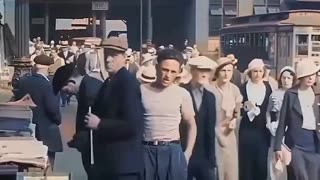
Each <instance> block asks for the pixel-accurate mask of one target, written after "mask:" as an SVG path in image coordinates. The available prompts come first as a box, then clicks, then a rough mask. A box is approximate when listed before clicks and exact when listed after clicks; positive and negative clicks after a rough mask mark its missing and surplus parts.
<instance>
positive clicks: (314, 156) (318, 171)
mask: <svg viewBox="0 0 320 180" xmlns="http://www.w3.org/2000/svg"><path fill="white" fill-rule="evenodd" d="M291 154H292V160H291V162H290V164H289V166H287V172H288V180H313V179H319V178H320V154H318V153H316V152H306V151H303V150H301V149H299V148H296V147H293V148H292V149H291Z"/></svg>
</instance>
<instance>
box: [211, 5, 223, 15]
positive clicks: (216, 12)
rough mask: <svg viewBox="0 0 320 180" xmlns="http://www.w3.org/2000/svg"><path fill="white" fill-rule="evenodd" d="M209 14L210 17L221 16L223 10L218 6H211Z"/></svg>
mask: <svg viewBox="0 0 320 180" xmlns="http://www.w3.org/2000/svg"><path fill="white" fill-rule="evenodd" d="M210 14H211V15H212V16H219V15H220V16H221V15H222V14H223V10H222V8H221V7H219V6H213V7H211V8H210Z"/></svg>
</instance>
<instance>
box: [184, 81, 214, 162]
mask: <svg viewBox="0 0 320 180" xmlns="http://www.w3.org/2000/svg"><path fill="white" fill-rule="evenodd" d="M182 87H184V88H185V89H186V90H187V91H188V92H189V93H190V95H191V97H192V102H193V107H194V111H195V113H196V115H195V120H196V124H197V138H196V142H195V145H194V148H193V153H192V156H191V158H190V163H192V161H194V160H196V161H197V162H199V161H201V162H203V163H204V164H205V165H209V166H210V167H214V166H215V164H216V159H215V131H214V129H215V124H216V109H215V107H216V98H215V96H214V94H213V93H212V92H210V91H208V90H207V89H206V88H204V89H203V96H202V103H201V105H200V109H199V110H198V109H197V106H196V103H195V99H194V96H193V93H192V87H191V84H190V83H188V84H185V85H183V86H182ZM182 134H184V132H182ZM183 136H185V135H183ZM182 138H183V139H184V137H182ZM182 141H185V140H182ZM184 143H185V142H183V144H184Z"/></svg>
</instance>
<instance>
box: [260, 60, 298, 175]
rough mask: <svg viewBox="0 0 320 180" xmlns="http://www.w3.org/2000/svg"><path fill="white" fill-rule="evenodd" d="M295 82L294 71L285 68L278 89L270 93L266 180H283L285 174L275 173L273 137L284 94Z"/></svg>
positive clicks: (267, 114)
mask: <svg viewBox="0 0 320 180" xmlns="http://www.w3.org/2000/svg"><path fill="white" fill-rule="evenodd" d="M295 82H296V75H295V71H294V69H293V68H292V67H290V66H286V67H284V68H282V69H281V71H280V77H279V80H278V84H279V89H277V90H275V91H273V92H272V94H271V95H270V97H269V104H268V108H267V109H268V110H267V113H266V116H267V128H268V129H269V131H270V133H271V135H272V136H271V144H270V149H269V158H268V180H285V179H286V174H285V172H280V171H277V170H276V168H275V164H276V162H275V158H274V151H273V150H274V137H275V135H276V131H277V128H278V124H279V116H280V110H281V107H282V102H283V97H284V93H285V92H286V91H287V90H288V89H290V88H291V87H292V86H293V85H294V84H295Z"/></svg>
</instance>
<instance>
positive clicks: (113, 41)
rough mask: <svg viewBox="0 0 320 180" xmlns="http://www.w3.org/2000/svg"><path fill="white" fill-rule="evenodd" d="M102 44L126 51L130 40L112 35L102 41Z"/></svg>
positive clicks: (106, 47) (105, 46) (104, 46)
mask: <svg viewBox="0 0 320 180" xmlns="http://www.w3.org/2000/svg"><path fill="white" fill-rule="evenodd" d="M101 46H102V47H103V48H105V49H112V50H116V51H120V52H126V51H127V49H128V41H127V40H126V39H123V38H119V37H110V38H108V39H106V40H104V41H102V43H101Z"/></svg>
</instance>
